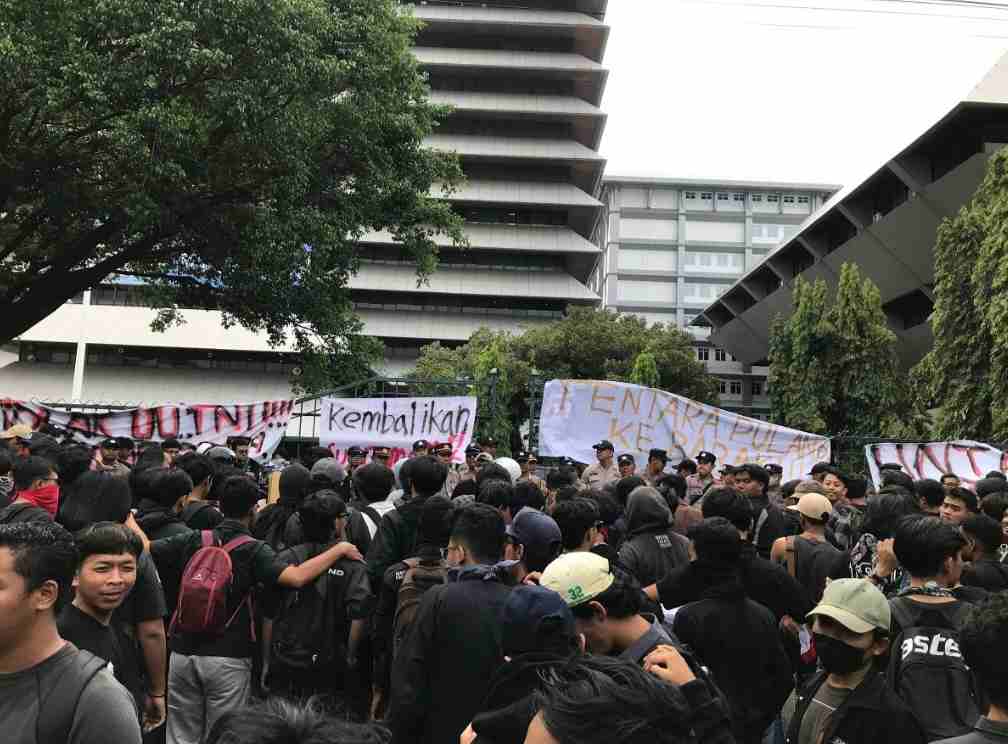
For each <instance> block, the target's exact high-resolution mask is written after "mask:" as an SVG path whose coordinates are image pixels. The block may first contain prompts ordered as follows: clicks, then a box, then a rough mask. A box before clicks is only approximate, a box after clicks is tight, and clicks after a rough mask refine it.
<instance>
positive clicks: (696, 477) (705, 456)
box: [680, 451, 721, 506]
mask: <svg viewBox="0 0 1008 744" xmlns="http://www.w3.org/2000/svg"><path fill="white" fill-rule="evenodd" d="M716 462H717V455H715V454H714V453H713V452H707V451H703V452H700V453H699V454H698V455H697V457H696V473H694V474H691V475H687V476H686V498H687V499H689V503H690V505H695V506H699V504H698V503H697V502H698V501H700V499H701V498H703V495H704V494H705V493H706V492H707V489H709V488H712V487H714V486H719V485H721V483H720V481H718V480H717V479H716V478H715V477H714V476H713V474H712V473H711V471H712V470H713V469H714V463H716ZM680 467H682V466H681V465H680Z"/></svg>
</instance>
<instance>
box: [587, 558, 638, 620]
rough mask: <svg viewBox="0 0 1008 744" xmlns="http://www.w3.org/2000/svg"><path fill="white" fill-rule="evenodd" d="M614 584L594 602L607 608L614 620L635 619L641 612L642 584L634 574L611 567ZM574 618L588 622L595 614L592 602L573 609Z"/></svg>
mask: <svg viewBox="0 0 1008 744" xmlns="http://www.w3.org/2000/svg"><path fill="white" fill-rule="evenodd" d="M609 568H610V571H612V575H613V582H612V584H610V585H609V588H608V589H606V590H605V591H604V592H602V593H601V594H599V595H598V596H597V597H594V598H592V600H591V601H592V602H598V603H599V604H600V605H602V606H603V607H605V610H606V614H607V615H608V616H609V617H611V618H613V619H614V620H625V619H626V618H628V617H633V616H634V615H636V614H638V613H639V612H640V611H641V607H642V606H643V597H644V594H643V592H641V587H640V584H639V583H638V582H637V579H636V578H635V577H634V575H633V574H631V573H629V572H628V571H625V570H623V569H622V568H620V567H619V566H613V565H610V567H609ZM571 612H573V613H574V617H576V618H581V619H582V620H588V619H589V618H591V617H592V616H593V615H594V614H595V613H594V610H592V608H591V602H583V603H582V604H579V605H575V606H574V607H571Z"/></svg>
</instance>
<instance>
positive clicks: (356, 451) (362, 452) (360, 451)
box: [347, 445, 367, 457]
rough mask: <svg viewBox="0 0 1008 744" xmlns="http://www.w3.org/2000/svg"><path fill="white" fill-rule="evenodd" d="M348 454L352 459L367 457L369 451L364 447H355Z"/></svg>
mask: <svg viewBox="0 0 1008 744" xmlns="http://www.w3.org/2000/svg"><path fill="white" fill-rule="evenodd" d="M347 454H348V455H349V456H350V457H367V450H366V449H364V448H363V447H358V446H357V445H354V446H353V447H351V448H350V449H348V450H347Z"/></svg>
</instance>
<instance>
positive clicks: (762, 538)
mask: <svg viewBox="0 0 1008 744" xmlns="http://www.w3.org/2000/svg"><path fill="white" fill-rule="evenodd" d="M734 470H735V490H736V491H738V492H739V493H741V494H742V495H743V496H745V497H746V498H747V499H748V500H749V507H750V509H752V513H753V527H752V544H753V545H755V546H756V552H757V553H758V554H759V555H760V557H761V558H770V549H771V547H772V546H773V544H774V541H775V540H776V539H777V538H779V537H784V535H785V534H786V529H785V522H784V516H783V515H782V514H781V510H780V509H778V508H777V507H776V506H774V505H773V504H771V503H770V499H769V497H768V496H767V488H769V487H770V474H769V473H767V471H766V470H765V469H764V468H763V467H761V466H759V465H754V464H752V463H749V464H746V465H739V466H738V467H737V468H735V469H734Z"/></svg>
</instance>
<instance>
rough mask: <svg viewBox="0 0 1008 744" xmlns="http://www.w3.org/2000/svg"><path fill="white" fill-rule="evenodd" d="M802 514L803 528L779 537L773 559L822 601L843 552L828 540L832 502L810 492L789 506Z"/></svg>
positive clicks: (814, 596)
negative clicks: (828, 581)
mask: <svg viewBox="0 0 1008 744" xmlns="http://www.w3.org/2000/svg"><path fill="white" fill-rule="evenodd" d="M788 508H789V509H791V510H793V511H794V512H796V513H797V514H798V515H799V524H800V529H801V532H800V534H798V535H793V536H792V535H789V536H786V537H780V538H777V540H775V541H774V544H773V548H772V549H771V551H770V559H771V560H772V561H774V562H776V563H780V564H783V565H784V567H785V568H786V569H787V572H788V573H789V574H791V576H793V577H794V578H795V579H797V581H798V583H800V584H801V585H802V587H804V589H805V593H806V595H807V596H808V598H809V600H810V601H811V602H812V603H813V604H818V602H819V600H820V599H821V598H822V594H823V590H825V588H826V579H827V577H828V576H829V573H830V571H831V570H832V568H833V566H834V565H835V564H836V561H837V559H838V558H839V557H840V556H841V555H842V553H841V552H840V551H839V550H837V549H836V548H835V547H833V546H832V545H830V543H829V542H828V541H827V540H826V524H827V523H828V522H829V517H830V513H831V512H832V510H833V507H832V505H831V504H830V502H829V499H827V498H826V497H825V496H820V495H819V494H817V493H806V494H803V495H802V497H801V498H800V499H799V500H798V505H797V506H795V507H788Z"/></svg>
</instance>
